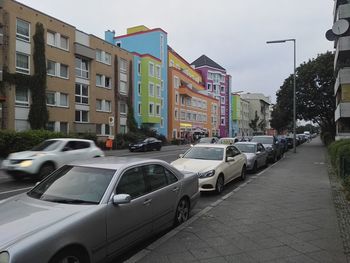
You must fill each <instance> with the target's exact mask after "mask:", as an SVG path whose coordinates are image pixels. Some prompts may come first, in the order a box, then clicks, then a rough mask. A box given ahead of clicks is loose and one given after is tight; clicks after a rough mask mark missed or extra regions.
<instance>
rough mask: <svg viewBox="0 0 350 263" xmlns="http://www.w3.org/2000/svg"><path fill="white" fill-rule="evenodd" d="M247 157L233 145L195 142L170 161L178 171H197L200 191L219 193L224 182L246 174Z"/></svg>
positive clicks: (243, 177) (242, 177) (243, 176)
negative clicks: (195, 143) (183, 152)
mask: <svg viewBox="0 0 350 263" xmlns="http://www.w3.org/2000/svg"><path fill="white" fill-rule="evenodd" d="M246 163H247V158H246V157H245V155H244V154H243V153H241V152H240V151H239V150H238V149H237V148H236V147H235V146H233V145H226V144H197V145H194V146H193V147H192V148H190V149H189V150H188V151H187V152H186V153H185V154H184V155H180V158H179V159H177V160H175V161H174V162H172V163H171V165H173V166H174V167H175V168H177V169H178V170H180V171H190V172H197V173H198V176H199V190H200V191H216V192H217V193H221V192H222V191H223V189H224V186H225V184H227V183H228V182H230V181H232V180H233V179H235V178H237V177H241V179H242V180H244V179H245V176H246V166H247V164H246Z"/></svg>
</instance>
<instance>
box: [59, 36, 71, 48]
mask: <svg viewBox="0 0 350 263" xmlns="http://www.w3.org/2000/svg"><path fill="white" fill-rule="evenodd" d="M68 45H69V42H68V38H67V37H64V36H61V39H60V48H62V49H65V50H68Z"/></svg>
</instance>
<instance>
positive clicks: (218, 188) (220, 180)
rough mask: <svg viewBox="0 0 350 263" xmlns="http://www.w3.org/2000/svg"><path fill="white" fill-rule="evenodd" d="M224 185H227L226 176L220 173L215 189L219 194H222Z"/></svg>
mask: <svg viewBox="0 0 350 263" xmlns="http://www.w3.org/2000/svg"><path fill="white" fill-rule="evenodd" d="M224 186H225V180H224V176H223V175H219V177H218V179H217V180H216V185H215V191H216V192H217V193H218V194H221V193H222V191H224Z"/></svg>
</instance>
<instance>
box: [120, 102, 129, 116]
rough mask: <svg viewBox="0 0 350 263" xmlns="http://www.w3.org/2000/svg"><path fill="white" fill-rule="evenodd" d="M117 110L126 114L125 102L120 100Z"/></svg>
mask: <svg viewBox="0 0 350 263" xmlns="http://www.w3.org/2000/svg"><path fill="white" fill-rule="evenodd" d="M119 112H120V114H123V115H126V114H127V106H126V103H125V102H120V104H119Z"/></svg>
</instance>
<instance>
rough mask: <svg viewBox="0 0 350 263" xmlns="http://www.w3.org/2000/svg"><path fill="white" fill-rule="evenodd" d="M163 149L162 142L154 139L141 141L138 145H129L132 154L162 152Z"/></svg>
mask: <svg viewBox="0 0 350 263" xmlns="http://www.w3.org/2000/svg"><path fill="white" fill-rule="evenodd" d="M161 148H162V141H161V140H158V139H156V138H153V137H149V138H146V139H144V140H139V141H137V142H136V143H130V144H129V150H130V152H135V151H143V152H145V151H153V150H157V151H160V149H161Z"/></svg>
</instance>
